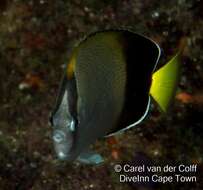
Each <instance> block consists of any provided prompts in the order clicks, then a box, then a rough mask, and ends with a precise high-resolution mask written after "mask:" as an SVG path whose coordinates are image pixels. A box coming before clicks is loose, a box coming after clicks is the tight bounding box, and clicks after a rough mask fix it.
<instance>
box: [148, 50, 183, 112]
mask: <svg viewBox="0 0 203 190" xmlns="http://www.w3.org/2000/svg"><path fill="white" fill-rule="evenodd" d="M180 63H181V53H180V52H179V53H177V54H176V55H175V56H174V57H173V58H172V59H171V60H170V61H169V62H168V63H166V64H165V65H164V66H163V67H161V68H160V69H159V70H158V71H156V72H155V73H154V74H153V76H152V85H151V88H150V95H151V96H152V97H153V99H154V100H155V101H156V102H157V103H158V105H159V106H160V108H161V110H162V111H164V112H166V111H167V109H168V107H169V105H170V103H171V101H172V99H173V97H174V95H175V92H176V89H177V84H178V81H179V76H180Z"/></svg>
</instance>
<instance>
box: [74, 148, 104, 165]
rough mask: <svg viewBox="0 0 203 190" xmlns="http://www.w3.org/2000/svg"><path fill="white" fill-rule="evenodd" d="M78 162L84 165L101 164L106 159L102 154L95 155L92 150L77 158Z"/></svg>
mask: <svg viewBox="0 0 203 190" xmlns="http://www.w3.org/2000/svg"><path fill="white" fill-rule="evenodd" d="M77 161H79V162H82V163H84V164H100V163H102V162H104V159H103V158H102V156H101V155H100V154H97V153H94V152H92V151H91V150H88V151H85V152H82V153H81V154H80V156H79V157H78V158H77Z"/></svg>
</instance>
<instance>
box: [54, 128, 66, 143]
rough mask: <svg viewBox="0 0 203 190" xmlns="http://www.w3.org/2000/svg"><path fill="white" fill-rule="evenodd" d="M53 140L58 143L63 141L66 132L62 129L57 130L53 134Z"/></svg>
mask: <svg viewBox="0 0 203 190" xmlns="http://www.w3.org/2000/svg"><path fill="white" fill-rule="evenodd" d="M53 140H54V142H56V143H61V142H63V141H64V140H65V134H64V133H63V132H62V131H59V130H56V131H54V134H53Z"/></svg>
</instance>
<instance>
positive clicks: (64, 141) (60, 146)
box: [51, 90, 76, 160]
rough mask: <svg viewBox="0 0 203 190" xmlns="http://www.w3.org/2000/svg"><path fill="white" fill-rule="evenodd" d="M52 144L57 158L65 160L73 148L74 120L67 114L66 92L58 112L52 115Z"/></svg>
mask: <svg viewBox="0 0 203 190" xmlns="http://www.w3.org/2000/svg"><path fill="white" fill-rule="evenodd" d="M51 119H52V122H51V123H52V126H53V136H52V138H53V143H54V148H55V151H56V154H57V157H58V158H59V159H61V160H66V159H68V157H69V152H70V150H71V148H72V146H73V133H74V131H75V125H76V123H75V120H74V118H73V117H72V116H71V114H70V112H69V104H68V92H67V90H65V92H64V95H63V97H62V100H61V104H60V105H59V107H58V110H57V111H56V112H55V113H54V114H53V115H52V118H51Z"/></svg>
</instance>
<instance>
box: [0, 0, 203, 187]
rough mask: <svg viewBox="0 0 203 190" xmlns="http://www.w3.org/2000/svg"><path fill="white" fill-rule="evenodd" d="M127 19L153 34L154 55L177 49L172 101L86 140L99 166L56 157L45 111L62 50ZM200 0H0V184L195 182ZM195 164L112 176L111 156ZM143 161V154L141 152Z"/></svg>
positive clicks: (201, 125) (202, 84)
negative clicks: (122, 129) (161, 176)
mask: <svg viewBox="0 0 203 190" xmlns="http://www.w3.org/2000/svg"><path fill="white" fill-rule="evenodd" d="M121 27H122V28H129V29H131V30H134V31H136V32H138V33H141V34H144V35H146V36H148V37H150V38H152V39H154V40H155V41H156V42H157V43H158V44H160V46H161V47H162V50H163V55H162V58H161V63H164V62H165V61H167V60H168V59H170V57H171V56H172V55H173V54H174V53H175V52H177V50H178V49H182V50H183V61H182V75H181V80H180V83H179V89H178V92H177V96H176V98H175V101H174V104H173V106H172V107H171V110H170V111H169V112H168V113H167V115H166V116H164V117H162V116H160V113H159V111H158V110H157V108H156V106H155V105H154V106H153V107H154V108H153V109H152V112H151V114H150V117H149V118H148V119H147V120H146V121H145V122H144V123H142V124H141V125H140V126H139V127H137V128H135V129H132V130H129V131H127V132H126V133H124V134H123V135H119V136H117V137H116V138H111V139H108V140H107V139H101V140H98V142H97V143H96V144H95V145H94V148H95V149H96V150H97V151H98V152H100V153H101V154H102V155H104V157H105V159H106V161H105V163H104V164H103V165H99V166H86V165H82V164H78V163H74V164H73V163H63V162H59V161H57V160H56V158H55V154H54V150H53V146H52V141H51V128H50V127H49V126H48V116H49V112H50V111H51V109H52V108H53V105H54V101H55V98H56V95H57V90H58V87H59V82H60V79H61V76H62V73H63V72H64V70H63V69H64V66H65V64H66V63H67V62H68V58H69V56H70V53H71V50H72V48H73V47H74V45H75V43H77V42H78V41H79V40H80V39H81V38H83V37H84V36H85V35H86V34H88V33H90V32H93V31H96V30H104V29H109V28H121ZM202 34H203V1H200V0H170V1H165V0H159V1H158V0H109V1H107V0H103V1H96V0H83V1H82V0H67V1H66V0H57V1H55V0H1V1H0V82H1V83H0V190H42V189H43V190H44V189H46V190H52V189H53V190H56V189H57V190H69V189H78V190H82V189H95V190H99V189H109V190H114V189H116V190H119V189H124V190H131V189H164V190H165V189H166V190H167V189H184V190H192V189H193V190H200V189H203V184H202V183H203V182H202V179H203V163H202V159H203V149H202V148H203V140H202V139H203V119H202V117H203V52H202V49H203V36H202ZM146 158H147V159H148V160H150V162H152V163H156V164H160V165H161V164H163V165H164V164H171V165H175V164H179V163H184V164H197V166H198V171H197V173H196V174H195V175H196V176H197V182H196V183H168V184H165V185H162V184H156V187H155V186H153V185H150V184H141V185H140V184H136V183H122V184H121V183H119V177H118V173H116V172H115V171H114V165H115V164H116V163H119V164H125V163H127V162H130V163H134V164H138V165H139V163H140V160H142V161H143V160H144V162H145V159H146ZM146 162H147V161H146Z"/></svg>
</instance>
